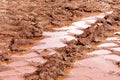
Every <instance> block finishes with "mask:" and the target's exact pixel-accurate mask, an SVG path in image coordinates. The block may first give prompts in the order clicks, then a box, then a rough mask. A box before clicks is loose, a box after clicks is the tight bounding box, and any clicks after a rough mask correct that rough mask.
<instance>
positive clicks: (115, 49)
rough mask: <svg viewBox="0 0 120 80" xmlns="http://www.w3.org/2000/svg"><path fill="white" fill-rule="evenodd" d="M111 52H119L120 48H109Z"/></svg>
mask: <svg viewBox="0 0 120 80" xmlns="http://www.w3.org/2000/svg"><path fill="white" fill-rule="evenodd" d="M111 50H114V51H120V47H118V48H111Z"/></svg>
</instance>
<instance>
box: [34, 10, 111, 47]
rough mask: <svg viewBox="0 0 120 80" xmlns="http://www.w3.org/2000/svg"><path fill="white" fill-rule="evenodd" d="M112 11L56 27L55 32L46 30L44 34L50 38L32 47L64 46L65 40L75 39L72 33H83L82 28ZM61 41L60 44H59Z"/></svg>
mask: <svg viewBox="0 0 120 80" xmlns="http://www.w3.org/2000/svg"><path fill="white" fill-rule="evenodd" d="M111 13H112V11H111V12H108V13H101V14H99V15H97V16H90V17H88V18H83V19H81V21H78V22H74V23H72V25H71V26H69V27H68V26H65V27H62V28H54V29H55V30H56V31H55V32H44V33H43V35H44V36H48V38H45V39H43V40H41V41H40V44H39V45H36V46H35V47H33V48H32V49H49V48H57V47H64V46H66V44H65V43H64V42H62V41H63V40H67V41H70V40H72V39H75V37H73V36H72V35H70V33H72V34H82V33H83V31H82V30H80V29H86V28H88V27H89V26H90V24H92V23H94V22H95V21H96V20H97V19H98V18H103V17H104V16H105V14H111ZM58 43H59V44H58Z"/></svg>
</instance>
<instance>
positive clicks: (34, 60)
mask: <svg viewBox="0 0 120 80" xmlns="http://www.w3.org/2000/svg"><path fill="white" fill-rule="evenodd" d="M26 61H28V62H38V63H41V64H43V63H45V62H46V61H47V60H45V59H43V58H41V57H36V58H30V59H26Z"/></svg>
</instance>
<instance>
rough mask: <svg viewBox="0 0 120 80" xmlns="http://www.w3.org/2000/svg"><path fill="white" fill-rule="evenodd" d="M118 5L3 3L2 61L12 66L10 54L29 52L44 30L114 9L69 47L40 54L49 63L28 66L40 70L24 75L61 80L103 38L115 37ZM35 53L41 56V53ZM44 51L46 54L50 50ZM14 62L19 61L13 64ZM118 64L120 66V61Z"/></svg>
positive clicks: (106, 1)
mask: <svg viewBox="0 0 120 80" xmlns="http://www.w3.org/2000/svg"><path fill="white" fill-rule="evenodd" d="M78 3H79V4H78ZM91 5H92V6H91ZM118 5H119V0H101V1H98V0H90V1H84V0H74V1H72V0H60V1H58V0H34V1H32V0H25V1H21V0H1V1H0V13H1V14H0V61H1V62H4V61H5V62H8V63H9V62H10V60H11V57H10V55H11V53H12V54H16V53H18V54H22V53H23V52H25V51H28V52H29V50H30V49H28V47H30V46H33V45H34V43H35V40H36V39H37V38H39V39H42V38H44V36H42V33H43V32H44V31H53V29H52V28H55V27H57V28H60V27H61V26H66V25H69V24H71V22H73V21H78V20H80V19H81V18H82V17H87V16H90V14H91V15H92V13H93V12H96V13H100V12H107V11H110V10H113V13H112V14H109V15H106V16H105V17H104V18H103V19H99V20H97V21H96V22H95V23H94V24H92V25H91V27H89V28H87V29H85V30H84V33H83V34H81V35H74V36H75V38H76V40H72V41H68V42H66V44H67V46H65V47H62V48H57V49H55V50H56V53H55V54H53V55H48V54H46V55H40V59H41V58H42V59H45V60H47V61H44V62H45V63H44V62H43V64H41V63H39V62H38V63H34V62H33V63H31V64H29V65H30V66H31V65H32V66H34V67H36V68H37V70H35V72H33V73H32V74H31V73H30V74H25V75H24V78H25V80H62V79H63V77H66V73H69V72H70V70H71V68H73V64H74V62H75V61H77V60H81V59H84V58H87V57H89V56H87V55H86V54H85V53H88V52H90V51H93V50H96V48H94V47H91V45H92V44H93V45H96V44H99V43H100V42H101V39H106V38H107V37H110V36H112V35H110V34H109V33H111V32H112V31H119V30H117V29H115V27H114V26H120V24H119V23H120V16H119V15H120V9H119V8H117V9H116V7H118ZM111 34H112V33H111ZM30 48H31V47H30ZM97 49H98V48H97ZM35 52H36V53H37V54H41V52H39V51H35ZM43 52H47V49H45V50H44V51H43ZM35 58H36V57H35ZM14 60H18V59H13V60H12V61H14ZM116 64H117V65H119V62H117V63H116ZM30 69H31V68H30ZM23 73H24V72H23Z"/></svg>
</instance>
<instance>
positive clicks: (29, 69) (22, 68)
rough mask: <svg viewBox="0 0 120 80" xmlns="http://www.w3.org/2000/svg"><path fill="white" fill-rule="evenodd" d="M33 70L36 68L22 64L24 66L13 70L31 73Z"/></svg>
mask: <svg viewBox="0 0 120 80" xmlns="http://www.w3.org/2000/svg"><path fill="white" fill-rule="evenodd" d="M35 70H36V68H35V67H33V66H24V67H20V68H16V69H15V71H17V72H19V73H21V74H25V73H33V72H34V71H35Z"/></svg>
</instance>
